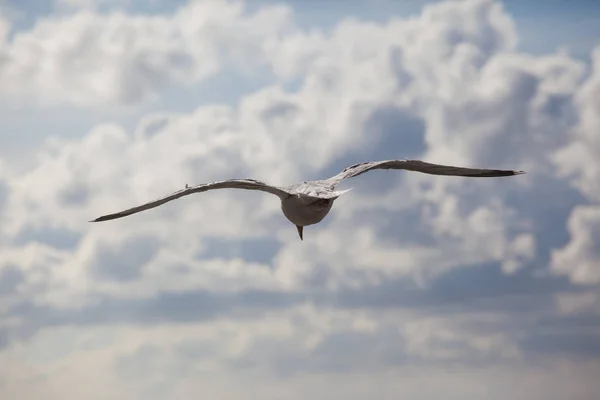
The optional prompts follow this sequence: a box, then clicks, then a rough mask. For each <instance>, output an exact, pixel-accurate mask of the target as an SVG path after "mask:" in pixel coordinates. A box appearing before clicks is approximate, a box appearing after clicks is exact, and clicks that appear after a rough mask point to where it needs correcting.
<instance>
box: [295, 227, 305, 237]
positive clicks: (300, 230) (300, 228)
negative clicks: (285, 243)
mask: <svg viewBox="0 0 600 400" xmlns="http://www.w3.org/2000/svg"><path fill="white" fill-rule="evenodd" d="M296 228H297V229H298V235H300V240H304V239H302V229H303V227H302V226H298V225H296Z"/></svg>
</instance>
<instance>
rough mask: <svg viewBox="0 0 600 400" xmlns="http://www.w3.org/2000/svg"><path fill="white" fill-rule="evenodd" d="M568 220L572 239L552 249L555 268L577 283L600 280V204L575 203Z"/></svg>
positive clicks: (592, 282)
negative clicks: (562, 245) (577, 204)
mask: <svg viewBox="0 0 600 400" xmlns="http://www.w3.org/2000/svg"><path fill="white" fill-rule="evenodd" d="M568 224H569V233H570V234H571V240H570V242H569V243H568V244H567V245H566V246H565V247H563V248H562V249H559V250H555V251H554V252H553V254H552V270H553V271H554V272H556V273H559V274H566V275H568V276H569V278H570V279H571V280H572V281H573V282H575V283H582V284H597V283H600V268H599V267H598V266H599V265H600V246H599V244H600V207H597V206H578V207H576V208H575V209H574V210H573V211H572V213H571V216H570V217H569V222H568Z"/></svg>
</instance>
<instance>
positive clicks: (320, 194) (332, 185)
mask: <svg viewBox="0 0 600 400" xmlns="http://www.w3.org/2000/svg"><path fill="white" fill-rule="evenodd" d="M373 169H404V170H409V171H417V172H423V173H426V174H432V175H447V176H465V177H488V178H489V177H501V176H511V175H520V174H523V173H524V172H523V171H513V170H497V169H477V168H463V167H453V166H448V165H440V164H431V163H426V162H423V161H419V160H387V161H373V162H365V163H359V164H355V165H352V166H350V167H347V168H345V169H344V170H343V171H342V172H340V173H339V174H337V175H335V176H332V177H331V178H328V179H324V180H318V181H308V182H302V183H299V184H295V185H291V186H285V187H278V186H272V185H268V184H266V183H264V182H261V181H257V180H253V179H230V180H226V181H219V182H212V183H206V184H201V185H197V186H188V185H186V186H185V189H182V190H180V191H177V192H175V193H173V194H171V195H169V196H167V197H164V198H162V199H158V200H155V201H152V202H149V203H146V204H143V205H141V206H137V207H133V208H130V209H128V210H124V211H121V212H118V213H114V214H108V215H104V216H102V217H99V218H97V219H95V220H93V221H91V222H100V221H107V220H111V219H116V218H122V217H126V216H128V215H131V214H135V213H138V212H140V211H144V210H148V209H150V208H154V207H158V206H160V205H162V204H164V203H167V202H169V201H172V200H175V199H178V198H180V197H183V196H187V195H189V194H192V193H201V192H206V191H208V190H214V189H246V190H259V191H263V192H268V193H271V194H274V195H276V196H278V197H279V199H280V200H281V211H282V212H283V215H285V217H286V218H287V219H288V220H289V221H290V222H291V223H293V224H294V225H296V227H297V229H298V234H299V235H300V239H303V236H302V231H303V227H305V226H309V225H314V224H317V223H319V222H321V221H322V220H323V218H325V217H326V216H327V214H328V213H329V211H331V207H332V206H333V203H334V201H335V200H336V199H337V198H338V197H340V196H341V195H342V194H344V193H346V192H348V191H350V189H347V190H341V191H338V190H336V188H337V186H338V185H339V184H340V183H341V182H342V181H344V180H345V179H348V178H352V177H355V176H358V175H360V174H363V173H365V172H367V171H370V170H373Z"/></svg>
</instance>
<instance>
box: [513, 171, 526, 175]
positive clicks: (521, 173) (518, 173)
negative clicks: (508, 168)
mask: <svg viewBox="0 0 600 400" xmlns="http://www.w3.org/2000/svg"><path fill="white" fill-rule="evenodd" d="M525 173H526V172H525V171H513V175H523V174H525Z"/></svg>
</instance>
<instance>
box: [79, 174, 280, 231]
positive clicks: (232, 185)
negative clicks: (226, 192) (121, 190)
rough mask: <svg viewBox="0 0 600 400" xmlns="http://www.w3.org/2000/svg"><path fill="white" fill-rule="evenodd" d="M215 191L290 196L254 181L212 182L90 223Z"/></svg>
mask: <svg viewBox="0 0 600 400" xmlns="http://www.w3.org/2000/svg"><path fill="white" fill-rule="evenodd" d="M215 189H245V190H259V191H262V192H267V193H271V194H274V195H276V196H278V197H279V198H280V199H283V198H285V197H287V196H289V195H290V193H289V192H288V191H286V190H285V189H282V188H279V187H276V186H271V185H267V184H266V183H264V182H260V181H256V180H254V179H229V180H226V181H219V182H212V183H204V184H201V185H197V186H186V188H185V189H182V190H178V191H177V192H174V193H172V194H170V195H168V196H166V197H163V198H161V199H158V200H154V201H151V202H149V203H146V204H142V205H140V206H137V207H133V208H129V209H127V210H123V211H120V212H117V213H114V214H107V215H103V216H101V217H98V218H96V219H95V220H93V221H90V222H101V221H108V220H111V219H116V218H122V217H126V216H128V215H131V214H135V213H138V212H141V211H145V210H149V209H151V208H155V207H158V206H161V205H163V204H165V203H168V202H169V201H172V200H176V199H178V198H180V197H183V196H187V195H190V194H193V193H202V192H206V191H208V190H215Z"/></svg>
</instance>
